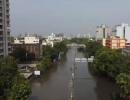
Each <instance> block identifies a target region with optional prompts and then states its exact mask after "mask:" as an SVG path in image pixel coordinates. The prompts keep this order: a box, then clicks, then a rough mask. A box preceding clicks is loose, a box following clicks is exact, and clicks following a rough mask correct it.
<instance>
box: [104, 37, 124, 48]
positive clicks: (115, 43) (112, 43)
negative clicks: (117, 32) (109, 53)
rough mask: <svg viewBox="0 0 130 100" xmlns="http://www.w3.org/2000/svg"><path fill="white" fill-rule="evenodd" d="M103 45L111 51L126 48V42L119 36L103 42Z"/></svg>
mask: <svg viewBox="0 0 130 100" xmlns="http://www.w3.org/2000/svg"><path fill="white" fill-rule="evenodd" d="M104 42H105V43H104ZM103 45H104V46H106V47H109V48H111V49H122V48H125V47H126V40H125V39H124V38H120V37H117V36H111V37H109V38H107V39H105V40H104V41H103Z"/></svg>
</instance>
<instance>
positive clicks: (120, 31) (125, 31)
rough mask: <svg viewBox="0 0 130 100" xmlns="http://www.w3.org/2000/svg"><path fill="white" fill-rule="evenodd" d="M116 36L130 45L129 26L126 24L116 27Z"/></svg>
mask: <svg viewBox="0 0 130 100" xmlns="http://www.w3.org/2000/svg"><path fill="white" fill-rule="evenodd" d="M116 36H119V37H120V38H125V39H126V40H127V43H130V26H129V25H128V24H121V25H118V26H116Z"/></svg>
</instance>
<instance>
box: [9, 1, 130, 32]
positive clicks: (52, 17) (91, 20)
mask: <svg viewBox="0 0 130 100" xmlns="http://www.w3.org/2000/svg"><path fill="white" fill-rule="evenodd" d="M10 3H11V31H12V34H20V33H25V32H35V33H40V34H49V33H52V32H58V33H59V32H64V33H67V34H70V33H73V34H77V33H94V32H95V28H96V26H97V25H100V24H108V25H112V26H113V25H116V24H120V23H122V22H125V23H128V24H130V0H10Z"/></svg>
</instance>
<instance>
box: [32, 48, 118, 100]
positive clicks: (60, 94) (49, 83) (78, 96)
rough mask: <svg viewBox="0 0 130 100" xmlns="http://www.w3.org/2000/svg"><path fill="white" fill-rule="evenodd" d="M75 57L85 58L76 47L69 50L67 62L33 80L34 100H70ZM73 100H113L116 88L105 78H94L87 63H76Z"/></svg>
mask: <svg viewBox="0 0 130 100" xmlns="http://www.w3.org/2000/svg"><path fill="white" fill-rule="evenodd" d="M75 57H84V56H83V54H82V53H80V52H77V49H76V48H75V47H72V48H71V49H69V51H68V53H67V57H66V60H65V61H64V62H61V63H59V64H58V66H57V67H53V68H52V69H50V70H49V71H48V72H47V73H46V74H44V75H43V76H41V78H39V79H32V81H31V86H32V98H33V100H69V98H70V94H71V89H72V87H71V83H70V81H71V80H72V67H73V66H74V58H75ZM74 76H75V77H74V85H73V95H74V99H73V100H111V93H112V92H114V91H116V86H115V85H114V84H113V83H112V82H111V81H109V80H108V79H105V78H101V77H100V78H98V77H95V76H93V75H92V74H91V73H90V71H89V68H88V64H87V63H75V75H74Z"/></svg>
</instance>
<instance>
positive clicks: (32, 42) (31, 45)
mask: <svg viewBox="0 0 130 100" xmlns="http://www.w3.org/2000/svg"><path fill="white" fill-rule="evenodd" d="M17 48H24V49H25V50H26V51H27V52H29V53H31V54H33V55H34V58H35V59H38V58H40V57H41V56H42V41H41V40H40V37H38V36H33V35H27V36H25V37H19V38H15V40H14V43H13V44H12V51H14V50H16V49H17Z"/></svg>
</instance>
